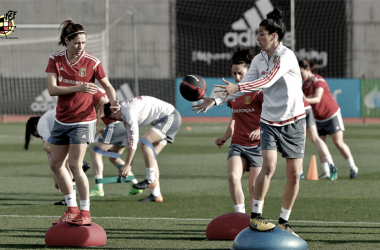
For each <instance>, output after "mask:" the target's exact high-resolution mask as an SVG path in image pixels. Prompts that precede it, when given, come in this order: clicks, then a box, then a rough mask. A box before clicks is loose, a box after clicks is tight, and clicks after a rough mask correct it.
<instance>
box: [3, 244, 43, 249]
mask: <svg viewBox="0 0 380 250" xmlns="http://www.w3.org/2000/svg"><path fill="white" fill-rule="evenodd" d="M45 247H46V245H41V244H34V245H33V244H0V248H1V249H35V248H41V249H42V248H45Z"/></svg>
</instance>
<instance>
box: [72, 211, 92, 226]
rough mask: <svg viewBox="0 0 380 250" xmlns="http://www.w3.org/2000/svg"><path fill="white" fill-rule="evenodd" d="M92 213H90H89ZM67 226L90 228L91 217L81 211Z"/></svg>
mask: <svg viewBox="0 0 380 250" xmlns="http://www.w3.org/2000/svg"><path fill="white" fill-rule="evenodd" d="M88 213H90V212H88ZM67 224H70V225H74V226H90V225H91V217H89V216H88V217H87V216H86V215H85V214H84V213H83V211H80V213H79V214H77V216H75V217H74V218H72V219H70V220H68V221H67Z"/></svg>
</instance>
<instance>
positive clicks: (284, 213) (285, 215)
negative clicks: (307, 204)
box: [278, 207, 292, 224]
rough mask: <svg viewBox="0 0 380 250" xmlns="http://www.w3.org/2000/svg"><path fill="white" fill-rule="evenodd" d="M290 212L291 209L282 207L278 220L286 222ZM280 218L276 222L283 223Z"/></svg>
mask: <svg viewBox="0 0 380 250" xmlns="http://www.w3.org/2000/svg"><path fill="white" fill-rule="evenodd" d="M291 212H292V210H287V209H285V208H283V207H282V208H281V213H280V220H281V219H283V220H284V221H286V222H288V220H289V217H290V213H291ZM280 220H279V221H278V223H280V224H284V223H283V222H280ZM286 222H285V223H286Z"/></svg>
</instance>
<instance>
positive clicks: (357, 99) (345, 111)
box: [325, 78, 361, 117]
mask: <svg viewBox="0 0 380 250" xmlns="http://www.w3.org/2000/svg"><path fill="white" fill-rule="evenodd" d="M325 80H326V82H327V84H328V85H329V88H330V91H331V94H332V96H333V97H334V99H335V100H336V101H337V102H338V105H339V107H340V110H341V112H342V116H343V117H361V87H360V79H342V78H325Z"/></svg>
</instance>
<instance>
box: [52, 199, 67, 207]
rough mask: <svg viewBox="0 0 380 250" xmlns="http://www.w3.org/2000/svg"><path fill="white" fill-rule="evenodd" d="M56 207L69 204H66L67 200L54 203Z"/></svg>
mask: <svg viewBox="0 0 380 250" xmlns="http://www.w3.org/2000/svg"><path fill="white" fill-rule="evenodd" d="M54 205H57V206H66V205H67V203H66V201H65V200H61V201H58V202H56V203H54Z"/></svg>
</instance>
